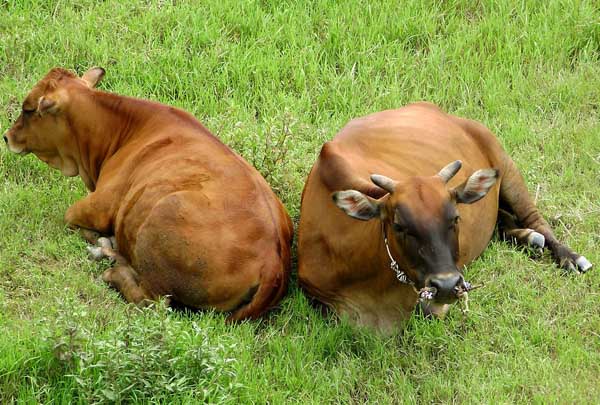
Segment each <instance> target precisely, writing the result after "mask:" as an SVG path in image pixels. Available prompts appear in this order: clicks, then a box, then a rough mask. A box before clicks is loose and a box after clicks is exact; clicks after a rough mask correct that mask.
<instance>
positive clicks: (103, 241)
mask: <svg viewBox="0 0 600 405" xmlns="http://www.w3.org/2000/svg"><path fill="white" fill-rule="evenodd" d="M111 239H112V238H111ZM111 239H109V238H105V237H101V238H98V242H96V246H99V247H101V248H109V249H112V248H113V243H112V240H111Z"/></svg>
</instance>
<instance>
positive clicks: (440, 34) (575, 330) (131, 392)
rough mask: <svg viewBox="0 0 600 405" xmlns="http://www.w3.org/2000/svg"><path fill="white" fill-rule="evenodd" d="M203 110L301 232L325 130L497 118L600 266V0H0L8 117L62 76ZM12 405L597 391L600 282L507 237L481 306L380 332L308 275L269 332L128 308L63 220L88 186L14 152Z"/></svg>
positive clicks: (6, 349) (7, 306)
mask: <svg viewBox="0 0 600 405" xmlns="http://www.w3.org/2000/svg"><path fill="white" fill-rule="evenodd" d="M96 65H99V66H103V67H105V68H106V69H107V76H106V78H105V80H104V81H103V82H102V84H101V88H103V89H105V90H109V91H114V92H117V93H121V94H127V95H132V96H137V97H143V98H149V99H153V100H157V101H160V102H163V103H166V104H171V105H175V106H178V107H181V108H184V109H186V110H188V111H190V112H192V113H193V114H194V115H196V116H197V117H198V118H199V119H200V120H201V121H203V122H204V123H205V124H206V125H207V126H208V127H209V128H210V129H211V130H212V131H213V132H214V133H215V134H216V135H217V136H219V137H220V138H221V139H222V140H223V141H224V142H226V143H227V144H229V145H231V146H232V147H233V148H234V149H235V150H237V151H238V152H240V153H241V154H242V155H243V156H244V157H245V158H246V159H247V160H248V161H250V162H252V163H254V164H255V165H257V167H258V169H259V170H261V172H262V173H263V175H265V176H266V177H267V178H268V179H269V182H270V183H271V184H272V186H273V188H274V189H275V190H276V192H277V193H278V195H279V196H280V198H281V199H282V200H283V201H284V203H285V205H286V207H287V208H288V210H289V212H290V214H291V215H292V217H293V218H294V220H295V222H296V223H297V221H298V217H299V208H300V193H301V190H302V186H303V183H304V179H305V178H306V176H307V174H308V171H309V170H310V167H311V166H312V164H313V162H314V160H315V158H316V156H317V153H318V151H319V149H320V146H321V145H322V143H323V142H324V141H326V140H328V139H331V137H333V135H334V134H335V133H336V131H337V130H338V129H339V128H341V127H342V126H343V125H344V123H345V122H347V121H348V120H349V119H351V118H353V117H357V116H361V115H364V114H367V113H371V112H375V111H379V110H382V109H386V108H394V107H398V106H401V105H404V104H406V103H408V102H411V101H416V100H429V101H433V102H435V103H438V104H439V105H441V106H442V107H443V108H445V109H447V110H448V111H450V112H452V113H455V114H458V115H462V116H467V117H470V118H474V119H478V120H480V121H482V122H484V123H485V124H486V125H487V126H488V127H490V128H491V129H492V130H493V131H494V132H495V133H496V134H497V135H498V137H499V139H500V140H501V142H502V144H503V145H504V146H505V148H506V149H507V150H508V151H509V153H510V154H511V155H512V156H513V158H514V159H515V161H516V162H517V164H518V165H519V167H520V168H521V170H522V172H523V174H524V176H525V178H526V180H527V182H528V185H529V187H530V191H531V193H532V194H537V201H538V205H539V206H540V207H541V209H542V211H543V212H544V213H545V215H546V217H547V218H548V219H549V221H550V222H551V224H552V225H553V226H554V229H555V231H556V233H557V235H558V236H559V238H560V239H561V240H563V241H565V242H566V243H567V244H568V245H570V246H571V247H573V248H574V249H575V250H577V251H578V252H580V253H583V254H585V255H586V257H587V258H588V259H589V260H590V261H592V262H593V263H596V264H599V263H600V251H599V249H598V247H597V246H598V245H599V242H600V237H599V234H598V229H600V215H599V213H600V205H599V202H598V201H600V181H599V180H600V176H599V173H600V167H599V164H600V138H599V134H600V119H599V118H600V117H599V103H600V10H599V8H598V5H597V3H596V2H594V1H576V0H563V1H533V0H531V1H519V2H514V1H500V2H496V1H494V2H492V1H483V0H482V1H466V0H465V1H460V0H451V1H444V2H441V1H435V2H429V1H427V2H422V1H417V0H410V1H402V2H398V1H387V2H384V1H381V2H367V1H363V2H361V1H344V2H336V1H324V0H322V1H319V0H317V1H310V2H308V1H307V2H300V1H297V2H296V1H267V0H264V1H244V2H238V1H233V0H221V1H210V2H191V1H177V2H175V1H172V2H167V1H140V2H119V1H115V0H107V1H103V2H96V1H92V0H79V1H77V2H73V1H68V0H62V1H61V0H54V1H50V0H47V1H26V0H21V1H6V0H5V1H0V105H2V106H3V111H5V112H6V114H0V128H3V129H6V128H7V127H8V126H9V124H10V122H11V120H12V119H13V118H14V117H15V115H16V111H18V109H19V107H20V102H21V101H22V99H23V98H24V96H25V95H26V93H27V92H28V90H29V89H30V88H31V87H32V86H33V84H34V83H35V82H36V81H37V80H38V79H39V78H41V77H42V76H43V75H44V74H45V73H46V72H47V71H48V70H49V69H50V68H51V67H54V66H63V67H68V68H71V69H75V70H77V71H78V72H79V73H82V72H83V71H85V70H86V69H87V68H89V67H91V66H96ZM0 176H1V178H2V181H1V182H0V403H13V402H15V403H16V402H18V403H36V402H43V403H69V402H76V403H87V402H172V403H189V402H199V401H208V402H226V403H238V402H241V403H265V402H269V403H283V402H300V403H364V402H372V403H429V402H435V403H450V402H452V403H464V402H466V403H514V402H533V403H592V402H598V400H599V398H600V385H598V383H597V382H598V379H599V377H600V334H599V331H600V311H598V302H600V301H599V293H598V291H600V276H599V274H600V273H599V272H598V270H597V269H596V270H593V271H592V272H591V273H588V274H587V275H585V276H582V277H570V276H564V275H562V274H561V273H560V272H559V271H558V270H557V268H556V267H554V266H553V264H552V263H551V260H550V258H549V257H548V256H547V255H546V256H544V257H543V258H541V260H532V259H531V258H530V257H529V256H528V255H526V254H525V253H524V252H521V251H518V250H517V249H515V248H514V247H512V246H510V245H508V244H506V243H503V242H500V241H496V240H494V241H493V242H492V243H491V245H490V247H489V249H488V250H487V251H486V252H485V253H484V255H483V256H482V257H481V258H480V259H479V260H477V261H476V262H475V263H473V264H472V265H471V266H470V267H469V269H468V270H467V275H468V278H469V279H470V280H471V281H472V282H476V283H480V282H484V283H485V284H486V287H485V288H483V289H481V290H478V291H477V292H476V293H473V294H472V297H471V301H470V308H471V313H470V314H469V315H468V316H467V317H465V316H462V315H461V314H460V312H459V311H457V310H454V311H452V312H451V314H450V316H449V318H448V319H446V320H445V321H431V320H425V319H421V318H418V317H415V318H413V319H411V321H410V322H409V324H408V326H407V328H406V330H404V331H403V332H399V333H398V334H397V335H396V336H392V337H380V336H377V335H374V334H372V333H371V332H369V331H366V330H357V329H354V328H352V327H350V326H349V325H347V324H346V323H344V322H343V321H339V320H336V319H334V318H331V317H323V316H321V315H320V314H319V313H317V312H316V311H315V310H313V309H312V308H311V307H310V305H309V304H308V302H307V300H306V298H305V297H304V296H303V295H302V293H301V292H300V291H299V290H298V288H297V287H295V284H294V283H292V285H293V286H292V288H291V291H290V292H289V294H288V295H287V297H286V298H285V299H284V300H283V302H282V303H281V308H280V309H279V310H277V311H275V312H273V313H272V314H271V315H270V316H269V317H267V318H266V319H264V320H263V321H260V322H248V323H243V324H241V325H233V326H232V325H225V324H224V316H223V315H221V314H213V313H201V314H189V313H185V312H172V311H170V310H168V309H167V308H165V307H164V305H162V304H161V303H159V304H157V306H156V308H152V309H150V310H137V309H135V308H133V307H131V306H129V305H127V304H126V303H125V302H124V301H123V299H122V298H121V297H119V296H118V294H116V293H115V292H114V291H112V290H109V289H108V288H106V287H105V286H104V285H103V283H102V282H101V281H100V280H99V276H100V274H101V273H102V271H103V269H104V268H106V266H107V264H106V263H91V262H90V261H88V259H87V258H86V252H85V244H84V242H83V241H82V240H81V239H80V238H79V237H78V236H77V235H76V234H74V233H72V232H70V231H68V230H67V229H66V228H65V227H64V225H63V224H62V217H63V214H64V212H65V210H66V209H67V207H68V206H69V205H70V204H72V203H73V202H74V201H76V200H77V199H79V198H81V197H82V196H83V195H85V190H84V187H83V184H82V182H81V181H80V180H79V179H67V178H63V177H61V176H60V174H59V173H57V172H54V171H52V170H51V169H50V168H48V167H46V166H45V165H44V164H42V163H41V162H40V161H37V160H35V159H34V158H33V157H27V158H23V159H21V158H18V157H16V156H13V155H10V154H9V153H8V151H7V150H6V149H5V148H2V150H1V151H0Z"/></svg>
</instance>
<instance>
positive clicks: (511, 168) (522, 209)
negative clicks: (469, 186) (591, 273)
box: [500, 156, 592, 273]
mask: <svg viewBox="0 0 600 405" xmlns="http://www.w3.org/2000/svg"><path fill="white" fill-rule="evenodd" d="M500 202H501V204H502V205H504V206H505V207H507V208H508V210H509V211H511V212H513V213H514V215H515V216H516V219H517V222H518V224H519V225H520V226H519V227H518V228H523V229H532V230H533V231H535V232H537V233H539V234H541V235H542V236H543V237H544V242H545V246H546V247H547V248H548V249H550V251H551V252H552V255H553V257H554V260H555V262H556V263H557V264H558V265H559V266H560V267H561V268H563V269H565V270H568V271H572V272H581V273H584V272H586V271H588V270H589V269H591V268H592V263H590V262H589V261H588V260H587V259H586V258H585V257H583V256H582V255H580V254H578V253H575V252H574V251H572V250H571V249H569V248H568V247H567V246H565V245H564V244H562V243H560V242H559V241H558V240H557V239H556V237H555V236H554V233H553V232H552V228H550V225H549V224H548V223H547V222H546V220H545V219H544V218H543V217H542V215H541V214H540V212H539V210H538V208H537V207H536V206H535V204H534V202H533V201H532V199H531V197H530V196H529V192H528V190H527V186H526V185H525V181H524V180H523V177H522V176H521V173H519V170H518V169H517V167H516V165H515V163H514V162H513V161H512V159H510V157H508V156H506V165H505V173H504V177H503V179H502V183H501V186H500ZM518 228H514V229H518ZM519 235H521V238H523V237H525V238H528V237H529V236H530V235H525V233H520V234H519ZM534 239H535V237H534Z"/></svg>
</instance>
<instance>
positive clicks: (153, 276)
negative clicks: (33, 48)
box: [4, 68, 293, 320]
mask: <svg viewBox="0 0 600 405" xmlns="http://www.w3.org/2000/svg"><path fill="white" fill-rule="evenodd" d="M103 76H104V70H103V69H101V68H93V69H90V70H89V71H88V72H87V73H85V74H84V75H83V77H81V78H79V77H77V76H76V75H74V74H73V73H72V72H70V71H67V70H64V69H52V70H51V71H50V72H49V73H48V74H47V75H46V76H45V77H44V78H43V79H42V80H41V81H40V82H39V83H38V84H37V85H36V86H35V87H34V88H33V90H31V92H30V93H29V95H28V96H27V98H26V99H25V101H24V102H23V111H22V113H21V115H20V116H19V118H18V119H17V121H16V122H15V124H14V125H13V126H12V128H11V129H10V130H9V131H8V133H7V134H6V136H4V140H5V141H6V142H7V143H8V147H9V149H10V150H11V151H12V152H15V153H18V154H21V155H25V154H28V153H33V154H34V155H36V156H37V157H38V158H39V159H41V160H42V161H44V162H46V163H47V164H49V165H50V166H51V167H53V168H56V169H58V170H60V171H61V172H62V173H63V174H64V175H65V176H77V175H79V176H80V177H81V178H82V179H83V181H84V183H85V185H86V187H87V188H88V189H89V191H90V193H89V194H88V196H87V197H85V198H84V199H82V200H80V201H77V202H76V203H75V204H73V205H72V206H71V207H70V208H69V209H68V210H67V212H66V215H65V221H66V222H67V224H68V225H70V226H71V227H76V228H81V229H82V233H83V234H84V236H85V237H86V239H88V240H89V241H90V242H92V243H95V242H96V241H97V239H98V236H99V235H98V234H100V235H105V236H110V235H115V238H116V243H117V245H118V253H117V252H116V251H114V250H113V249H112V247H115V246H112V247H111V243H110V242H109V241H108V240H107V239H106V238H100V240H99V243H100V245H102V246H103V248H102V253H103V254H105V255H107V256H110V257H112V258H113V259H114V260H115V261H116V265H115V266H114V267H112V268H111V269H108V270H107V271H106V272H105V273H104V274H103V279H104V280H105V281H106V282H108V283H110V284H111V285H112V286H114V287H116V288H117V289H118V290H119V291H120V292H121V293H122V294H123V295H124V296H125V298H126V299H127V300H128V301H129V302H134V303H138V304H140V303H141V304H143V303H146V302H148V300H154V299H155V298H157V297H159V296H169V297H170V299H171V300H174V301H175V302H177V303H178V304H181V305H185V306H188V307H192V308H202V309H203V308H214V309H217V310H219V311H231V314H230V315H229V318H228V319H230V320H239V319H245V318H256V317H258V316H260V315H261V314H263V313H264V312H265V311H267V309H269V308H270V307H272V306H273V305H275V304H277V303H278V301H279V300H280V299H281V297H282V296H283V295H284V293H285V291H286V288H287V284H288V275H289V268H290V243H291V238H292V234H293V230H292V223H291V221H290V218H289V216H288V215H287V213H286V211H285V209H284V207H283V205H282V204H281V202H280V201H279V200H278V199H277V197H276V196H275V195H274V194H273V192H272V191H271V189H270V188H269V186H268V185H267V183H266V182H265V180H264V179H263V178H262V176H261V175H260V174H259V173H258V172H257V171H256V170H255V169H254V168H253V167H252V166H250V165H249V164H248V163H247V162H246V161H245V160H243V159H242V158H241V157H240V156H238V155H237V154H236V153H234V152H233V151H232V150H231V149H229V148H228V147H227V146H225V145H224V144H223V143H221V142H220V141H219V140H218V139H217V138H215V137H214V136H213V135H212V134H211V133H210V132H209V131H208V130H207V129H206V128H205V127H203V126H202V124H200V122H198V121H197V120H196V119H195V118H194V117H193V116H192V115H190V114H188V113H186V112H184V111H182V110H179V109H176V108H172V107H169V106H165V105H161V104H158V103H155V102H150V101H145V100H138V99H134V98H129V97H123V96H119V95H115V94H110V93H105V92H102V91H98V90H95V89H94V86H95V85H96V84H97V83H98V82H99V81H100V80H101V78H102V77H103ZM92 252H94V250H92ZM95 253H96V255H97V253H98V252H95Z"/></svg>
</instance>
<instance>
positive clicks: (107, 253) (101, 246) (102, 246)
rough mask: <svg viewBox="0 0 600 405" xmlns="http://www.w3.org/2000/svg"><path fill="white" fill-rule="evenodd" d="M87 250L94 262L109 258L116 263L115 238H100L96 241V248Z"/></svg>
mask: <svg viewBox="0 0 600 405" xmlns="http://www.w3.org/2000/svg"><path fill="white" fill-rule="evenodd" d="M87 250H88V253H89V255H90V259H92V260H102V259H104V258H108V259H110V260H113V261H114V260H115V258H116V256H117V252H116V250H117V241H116V240H115V237H114V236H111V237H110V238H106V237H100V238H98V239H97V240H96V243H95V246H88V247H87Z"/></svg>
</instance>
